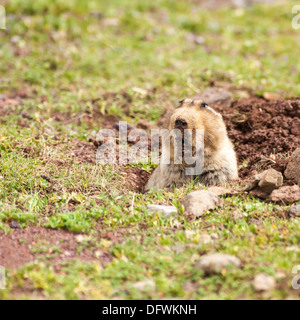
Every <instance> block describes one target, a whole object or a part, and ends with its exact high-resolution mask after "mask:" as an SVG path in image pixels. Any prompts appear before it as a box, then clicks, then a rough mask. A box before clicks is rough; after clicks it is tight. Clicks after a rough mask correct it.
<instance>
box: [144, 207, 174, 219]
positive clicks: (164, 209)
mask: <svg viewBox="0 0 300 320" xmlns="http://www.w3.org/2000/svg"><path fill="white" fill-rule="evenodd" d="M147 209H148V210H150V211H152V212H162V213H163V214H164V216H165V217H167V216H169V215H170V214H173V213H177V208H176V207H174V206H162V205H156V204H150V205H148V207H147Z"/></svg>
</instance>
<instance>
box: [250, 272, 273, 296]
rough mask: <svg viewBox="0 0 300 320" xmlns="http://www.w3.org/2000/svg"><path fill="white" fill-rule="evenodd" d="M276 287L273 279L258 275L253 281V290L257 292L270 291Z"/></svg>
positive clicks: (262, 274)
mask: <svg viewBox="0 0 300 320" xmlns="http://www.w3.org/2000/svg"><path fill="white" fill-rule="evenodd" d="M275 286H276V281H275V279H274V278H273V277H271V276H269V275H267V274H264V273H260V274H258V275H257V276H256V277H255V278H254V280H253V288H254V290H255V291H257V292H262V291H270V290H273V289H274V288H275Z"/></svg>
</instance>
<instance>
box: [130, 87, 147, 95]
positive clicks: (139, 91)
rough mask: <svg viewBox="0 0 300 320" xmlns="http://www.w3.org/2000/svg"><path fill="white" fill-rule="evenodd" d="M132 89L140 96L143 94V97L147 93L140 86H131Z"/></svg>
mask: <svg viewBox="0 0 300 320" xmlns="http://www.w3.org/2000/svg"><path fill="white" fill-rule="evenodd" d="M132 91H134V92H136V93H139V94H140V95H141V96H144V97H145V96H147V95H148V91H147V90H145V89H142V88H138V87H133V88H132Z"/></svg>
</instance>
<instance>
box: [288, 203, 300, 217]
mask: <svg viewBox="0 0 300 320" xmlns="http://www.w3.org/2000/svg"><path fill="white" fill-rule="evenodd" d="M289 214H290V215H291V216H294V217H300V204H297V205H295V206H292V207H291V208H290V210H289Z"/></svg>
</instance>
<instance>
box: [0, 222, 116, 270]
mask: <svg viewBox="0 0 300 320" xmlns="http://www.w3.org/2000/svg"><path fill="white" fill-rule="evenodd" d="M112 237H113V238H115V237H114V235H113V236H112ZM112 237H111V236H110V235H105V234H103V235H102V236H101V237H100V236H99V241H100V240H101V238H112ZM80 245H81V244H78V243H77V241H76V235H75V234H73V233H71V232H68V231H65V230H52V229H47V228H41V227H27V228H25V229H13V230H12V232H11V233H10V234H8V235H5V234H0V265H3V266H5V267H6V268H8V269H16V268H18V267H20V266H23V265H25V264H27V263H29V262H33V261H35V260H40V259H42V260H44V261H49V262H51V264H52V265H56V264H58V263H59V262H61V261H68V260H74V259H78V260H82V261H97V262H99V263H100V264H101V265H104V264H105V263H107V262H110V261H112V256H111V254H110V253H108V252H105V251H99V249H97V248H95V246H90V247H84V249H83V250H82V251H81V252H80V253H79V252H78V247H79V246H80ZM53 248H57V249H58V250H53ZM45 249H46V251H45ZM96 251H97V253H98V256H99V257H98V258H96V256H97V255H95V252H96ZM46 256H48V257H47V258H46Z"/></svg>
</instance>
